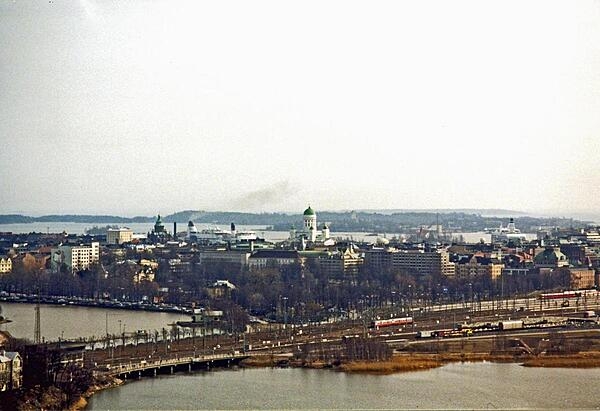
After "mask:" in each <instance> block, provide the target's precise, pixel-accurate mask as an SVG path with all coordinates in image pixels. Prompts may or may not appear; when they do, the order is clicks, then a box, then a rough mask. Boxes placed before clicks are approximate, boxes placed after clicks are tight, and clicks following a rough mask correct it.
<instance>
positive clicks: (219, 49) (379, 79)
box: [0, 0, 600, 217]
mask: <svg viewBox="0 0 600 411" xmlns="http://www.w3.org/2000/svg"><path fill="white" fill-rule="evenodd" d="M599 23H600V5H599V4H598V3H597V2H593V1H582V2H565V1H550V2H548V1H531V2H519V3H517V2H495V3H486V4H481V3H480V2H476V1H458V2H452V3H447V2H441V1H440V2H438V1H433V2H426V3H424V2H404V3H396V2H381V3H378V4H375V5H373V4H371V5H368V6H367V5H366V4H365V3H358V2H318V3H317V2H305V3H303V4H302V6H300V5H290V4H281V3H280V2H269V1H265V2H253V3H251V4H248V3H244V2H219V3H218V4H211V3H208V2H206V3H205V2H180V3H177V4H175V5H174V4H172V3H170V2H167V1H156V2H151V3H145V2H138V1H130V2H120V3H118V4H113V3H108V2H94V1H89V0H80V1H78V2H61V1H54V2H51V3H23V2H9V1H0V34H1V35H2V38H3V39H5V46H4V47H2V48H1V49H0V64H2V67H3V73H2V75H0V104H2V107H3V108H4V110H3V111H2V114H0V136H1V137H0V143H2V146H3V149H2V150H0V175H2V179H0V192H1V193H2V201H1V202H0V214H9V213H22V214H29V215H41V214H70V213H77V214H116V215H123V216H133V215H154V214H156V213H157V212H158V211H160V212H161V213H163V214H169V213H171V212H175V211H180V210H186V209H194V210H223V211H247V212H271V211H284V212H297V211H298V210H302V209H303V208H304V207H306V205H307V204H308V203H310V204H312V205H313V206H315V207H317V208H318V209H319V210H353V209H456V208H459V209H463V208H477V209H489V208H500V209H512V210H519V211H524V212H526V213H534V212H535V213H536V214H551V215H564V216H573V217H577V215H581V214H584V213H589V214H591V213H593V212H594V210H595V207H596V204H595V201H594V199H595V198H596V197H598V195H599V194H600V170H599V168H598V166H597V162H596V160H595V158H594V154H595V153H596V152H598V149H600V139H598V136H597V134H598V130H600V118H598V116H597V114H596V113H598V112H600V43H599V42H598V41H596V40H597V39H598V38H599V35H600V24H599ZM584 215H585V214H584Z"/></svg>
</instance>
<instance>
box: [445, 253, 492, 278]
mask: <svg viewBox="0 0 600 411" xmlns="http://www.w3.org/2000/svg"><path fill="white" fill-rule="evenodd" d="M503 268H504V264H501V263H500V262H499V261H497V260H493V259H491V258H486V257H481V256H477V255H474V256H472V257H471V258H469V259H468V260H465V261H462V262H461V261H459V263H458V264H456V266H455V272H456V278H460V279H471V278H481V277H486V276H487V277H489V278H491V279H492V280H497V279H498V278H500V276H501V275H502V269H503Z"/></svg>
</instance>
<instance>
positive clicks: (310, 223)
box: [304, 205, 317, 242]
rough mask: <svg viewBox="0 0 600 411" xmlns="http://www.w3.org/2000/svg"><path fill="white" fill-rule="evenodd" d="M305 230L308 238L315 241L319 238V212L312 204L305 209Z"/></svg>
mask: <svg viewBox="0 0 600 411" xmlns="http://www.w3.org/2000/svg"><path fill="white" fill-rule="evenodd" d="M304 231H305V233H306V237H307V238H308V240H310V241H312V242H314V241H316V239H317V214H316V213H315V210H313V209H312V208H311V207H310V205H309V206H308V208H307V209H306V210H304Z"/></svg>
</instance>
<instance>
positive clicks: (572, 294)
mask: <svg viewBox="0 0 600 411" xmlns="http://www.w3.org/2000/svg"><path fill="white" fill-rule="evenodd" d="M581 295H582V293H581V291H562V292H559V293H544V294H541V295H540V300H560V299H566V298H577V297H581Z"/></svg>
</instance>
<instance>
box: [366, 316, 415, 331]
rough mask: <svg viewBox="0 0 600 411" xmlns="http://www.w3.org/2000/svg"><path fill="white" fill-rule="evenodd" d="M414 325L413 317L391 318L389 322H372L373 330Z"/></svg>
mask: <svg viewBox="0 0 600 411" xmlns="http://www.w3.org/2000/svg"><path fill="white" fill-rule="evenodd" d="M412 323H413V319H412V317H402V318H390V319H388V320H375V321H371V329H373V330H379V329H380V328H385V327H396V326H402V325H409V324H412Z"/></svg>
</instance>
